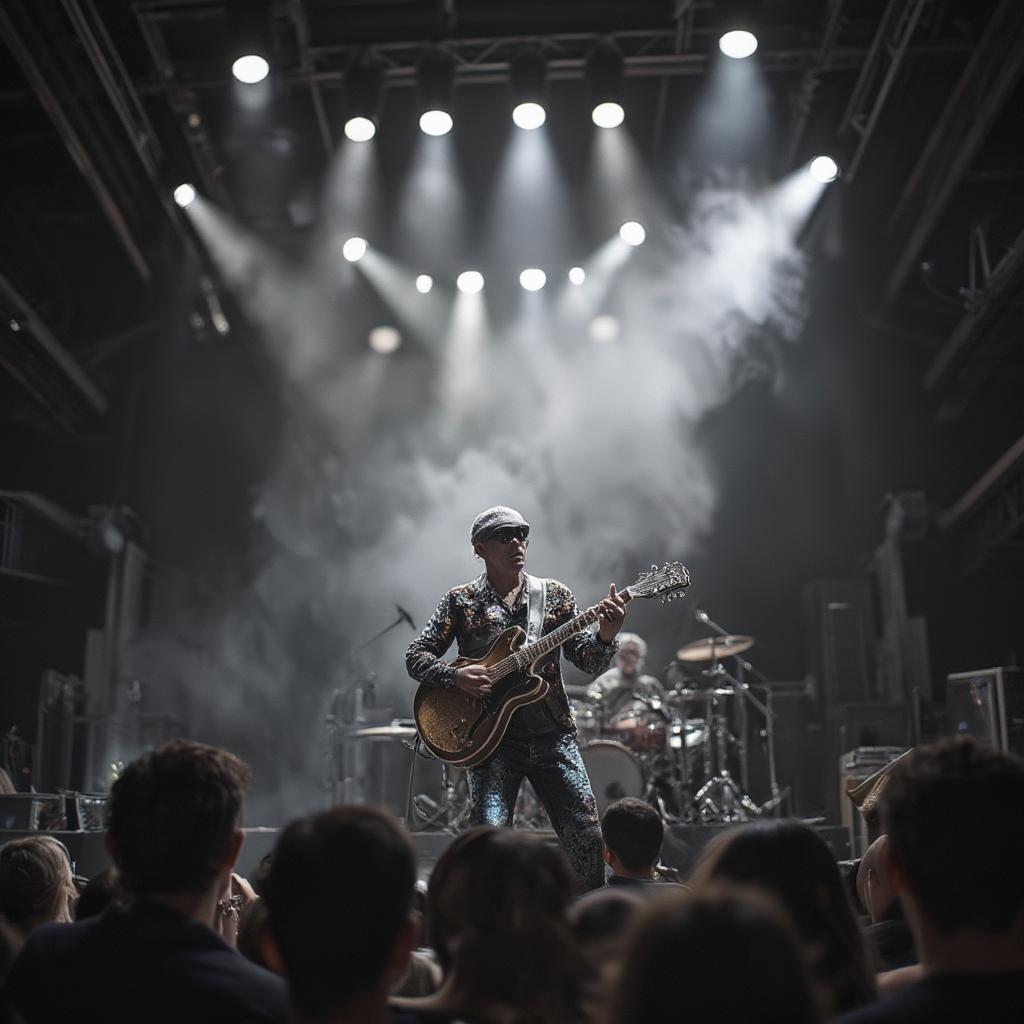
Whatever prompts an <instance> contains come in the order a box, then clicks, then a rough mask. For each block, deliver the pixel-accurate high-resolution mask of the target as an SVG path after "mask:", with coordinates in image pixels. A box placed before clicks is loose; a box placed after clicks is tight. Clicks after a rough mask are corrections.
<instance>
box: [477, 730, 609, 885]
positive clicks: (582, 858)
mask: <svg viewBox="0 0 1024 1024" xmlns="http://www.w3.org/2000/svg"><path fill="white" fill-rule="evenodd" d="M467 776H468V781H469V795H470V799H471V811H470V822H471V824H473V825H511V824H512V815H513V812H514V811H515V806H516V797H517V796H518V795H519V787H520V786H521V785H522V782H523V779H524V778H527V779H529V780H530V783H531V785H532V786H533V788H534V790H535V792H536V793H537V797H538V799H539V800H540V802H541V803H542V804H543V805H544V810H545V811H547V814H548V817H549V818H550V819H551V825H552V827H553V828H554V830H555V832H556V833H557V835H558V841H559V842H560V843H561V844H562V849H563V850H564V851H565V854H566V856H567V857H568V858H569V863H570V864H571V865H572V868H573V871H575V873H576V888H577V891H578V892H580V893H584V892H587V891H589V890H590V889H596V888H598V887H599V886H601V885H603V884H604V846H603V843H602V841H601V825H600V822H599V820H598V817H597V803H596V801H595V800H594V793H593V790H591V788H590V779H589V778H588V776H587V769H586V767H585V766H584V764H583V758H582V757H581V756H580V748H579V746H578V745H577V743H576V737H575V736H574V735H573V734H572V733H559V732H552V733H543V734H541V735H540V736H534V737H531V738H528V739H525V738H524V739H520V738H518V737H506V738H505V739H504V740H503V741H502V743H501V745H500V746H499V747H498V749H497V750H496V751H495V752H494V753H493V754H492V755H491V756H490V757H489V758H488V759H487V760H486V761H484V762H483V763H482V764H479V765H477V766H476V767H475V768H470V769H468V770H467Z"/></svg>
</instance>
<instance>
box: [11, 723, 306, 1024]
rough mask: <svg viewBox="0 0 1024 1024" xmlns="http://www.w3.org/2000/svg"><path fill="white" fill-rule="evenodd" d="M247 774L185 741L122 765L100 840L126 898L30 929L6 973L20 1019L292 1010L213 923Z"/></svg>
mask: <svg viewBox="0 0 1024 1024" xmlns="http://www.w3.org/2000/svg"><path fill="white" fill-rule="evenodd" d="M248 777H249V771H248V768H247V766H246V765H245V764H244V763H243V762H241V761H240V760H239V759H238V758H236V757H234V756H233V755H231V754H229V753H227V752H226V751H223V750H218V749H217V748H215V747H208V746H205V745H204V744H200V743H191V742H188V741H185V740H175V741H174V742H172V743H169V744H167V745H166V746H164V747H162V748H161V749H159V750H157V751H155V752H153V753H149V754H145V755H144V756H142V757H141V758H139V759H138V760H136V761H133V762H132V763H131V764H129V765H128V767H127V768H125V770H124V771H123V772H122V774H121V776H120V778H118V780H117V781H116V782H115V783H114V785H113V787H112V789H111V792H110V801H109V804H108V808H107V812H108V822H107V828H108V831H107V836H106V840H107V848H108V850H109V852H110V855H111V857H112V859H113V861H114V863H115V864H116V866H117V869H118V873H119V874H120V877H121V883H122V885H123V887H124V889H125V891H126V892H127V893H128V894H130V896H131V897H132V898H131V901H130V903H128V905H127V906H124V907H119V906H111V907H108V908H107V910H105V911H104V912H103V913H102V914H100V915H99V917H93V918H90V919H88V920H86V921H80V922H77V923H75V924H67V925H49V926H45V927H42V928H38V929H36V931H34V932H33V933H32V934H31V935H30V936H29V939H28V941H27V942H26V944H25V948H24V949H23V950H22V953H21V956H20V957H19V958H18V960H17V961H16V962H15V964H14V967H13V968H12V970H11V974H10V976H9V978H8V993H9V997H10V998H11V1000H12V1002H13V1003H14V1005H15V1006H16V1008H17V1009H18V1010H19V1011H20V1012H21V1014H22V1016H23V1017H24V1020H25V1021H26V1022H27V1024H35V1022H37V1021H38V1022H43V1021H45V1022H51V1021H55V1020H68V1021H70V1020H94V1021H95V1020H102V1021H103V1022H104V1024H122V1022H124V1024H128V1022H131V1024H137V1022H139V1021H141V1020H144V1021H146V1022H147V1024H162V1022H164V1021H166V1022H168V1024H170V1022H173V1024H180V1022H181V1021H190V1022H193V1024H198V1022H205V1021H210V1022H216V1024H231V1022H243V1021H244V1022H246V1024H251V1022H259V1021H282V1022H283V1021H284V1020H285V1019H286V1018H287V994H286V989H285V984H284V982H283V981H282V980H281V979H280V978H278V977H275V976H274V975H273V974H271V973H270V972H268V971H264V970H262V969H260V968H259V967H256V966H255V965H253V964H250V963H249V962H248V961H246V960H245V959H244V958H243V957H240V956H239V955H238V954H237V953H236V952H235V951H234V950H233V949H231V948H230V947H229V946H227V945H226V944H225V943H224V942H223V941H222V940H221V939H219V938H218V937H217V936H216V935H215V934H214V932H213V924H214V915H215V914H217V913H218V909H219V908H218V905H217V900H218V895H219V894H220V893H221V892H223V891H224V889H225V887H226V886H227V885H228V884H229V879H230V874H231V868H232V866H233V865H234V863H235V859H236V857H237V856H238V851H239V848H240V847H241V844H242V838H243V835H242V831H241V828H240V827H239V825H240V821H241V809H242V794H243V791H244V789H245V786H246V784H247V782H248ZM55 979H59V984H55V983H54V982H55Z"/></svg>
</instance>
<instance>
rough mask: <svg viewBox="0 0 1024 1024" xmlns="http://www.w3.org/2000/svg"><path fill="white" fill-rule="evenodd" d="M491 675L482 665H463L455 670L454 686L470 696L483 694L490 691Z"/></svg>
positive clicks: (485, 694) (491, 684)
mask: <svg viewBox="0 0 1024 1024" xmlns="http://www.w3.org/2000/svg"><path fill="white" fill-rule="evenodd" d="M493 685H494V683H492V682H491V677H490V676H489V675H488V674H487V669H486V668H484V666H483V665H465V666H464V667H463V668H460V669H456V670H455V686H456V688H457V689H459V690H462V692H463V693H468V694H469V695H470V696H471V697H478V696H484V697H486V696H487V694H489V693H490V692H491V687H492V686H493Z"/></svg>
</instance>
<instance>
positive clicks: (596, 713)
mask: <svg viewBox="0 0 1024 1024" xmlns="http://www.w3.org/2000/svg"><path fill="white" fill-rule="evenodd" d="M569 710H570V711H572V717H573V720H574V721H575V722H576V735H577V736H578V737H579V741H580V744H581V745H582V744H584V743H589V742H591V741H592V740H596V739H597V738H598V737H599V736H600V735H601V713H600V710H599V709H598V708H597V707H595V706H594V703H593V702H589V701H584V700H577V699H576V698H570V700H569Z"/></svg>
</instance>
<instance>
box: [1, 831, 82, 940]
mask: <svg viewBox="0 0 1024 1024" xmlns="http://www.w3.org/2000/svg"><path fill="white" fill-rule="evenodd" d="M77 898H78V890H77V889H76V888H75V880H74V876H73V874H72V871H71V860H70V858H69V857H68V851H67V850H66V849H65V848H64V846H63V844H62V843H60V842H58V841H57V840H56V839H55V838H54V837H53V836H48V835H45V834H43V835H35V836H23V837H22V838H19V839H11V840H8V842H6V843H4V845H3V846H0V913H2V914H3V915H4V917H6V919H7V920H8V921H9V922H10V923H11V924H12V925H14V927H16V928H18V929H20V930H21V931H22V933H24V934H28V932H30V931H32V930H33V929H34V928H36V927H38V926H39V925H41V924H47V923H55V922H56V923H62V924H63V923H67V922H68V921H70V920H71V911H72V908H73V906H74V903H75V900H76V899H77Z"/></svg>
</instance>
